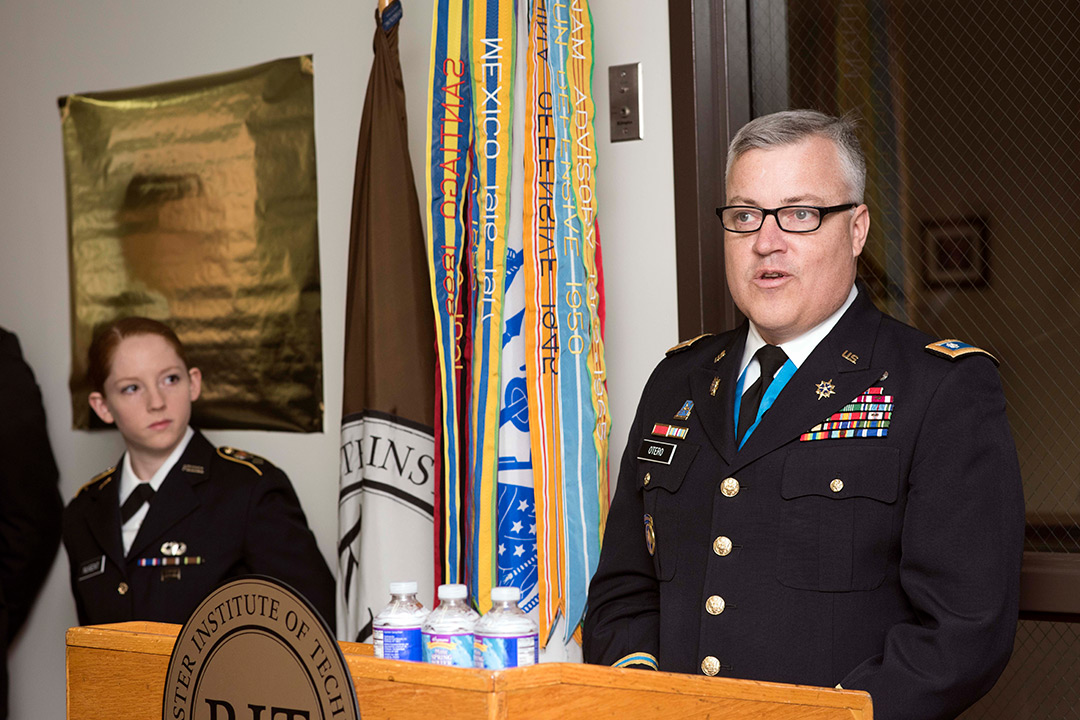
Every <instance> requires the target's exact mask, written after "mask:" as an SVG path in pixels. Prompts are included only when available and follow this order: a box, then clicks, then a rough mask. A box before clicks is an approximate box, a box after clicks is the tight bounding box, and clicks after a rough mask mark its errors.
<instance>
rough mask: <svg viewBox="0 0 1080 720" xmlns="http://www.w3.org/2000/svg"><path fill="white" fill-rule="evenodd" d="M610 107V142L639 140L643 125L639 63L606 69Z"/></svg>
mask: <svg viewBox="0 0 1080 720" xmlns="http://www.w3.org/2000/svg"><path fill="white" fill-rule="evenodd" d="M608 94H609V95H610V98H609V99H610V105H611V142H624V141H626V140H641V139H642V138H643V137H645V123H644V118H642V116H641V63H630V64H629V65H612V66H611V67H609V68H608Z"/></svg>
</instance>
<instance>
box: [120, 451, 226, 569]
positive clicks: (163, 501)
mask: <svg viewBox="0 0 1080 720" xmlns="http://www.w3.org/2000/svg"><path fill="white" fill-rule="evenodd" d="M213 457H214V448H213V446H212V445H211V444H210V442H209V441H208V440H207V439H206V438H204V437H203V436H202V433H200V432H196V433H195V435H194V436H193V437H192V438H191V442H190V443H188V446H187V449H186V450H184V453H183V455H181V456H180V459H179V460H177V461H176V465H174V466H173V468H172V470H170V471H169V474H168V475H166V476H165V481H164V482H162V483H161V488H160V489H159V490H158V491H157V493H156V494H155V495H154V499H153V500H152V501H151V502H150V511H149V512H147V513H146V517H145V518H143V522H142V525H140V526H139V534H138V535H136V536H135V541H134V542H133V543H131V550H129V551H128V557H129V558H133V557H136V556H138V555H139V554H141V553H142V552H143V550H145V549H146V548H147V546H149V545H151V544H153V543H154V542H155V541H156V540H157V539H159V538H160V537H161V536H162V534H164V533H165V532H167V531H168V530H169V528H171V527H172V526H173V525H175V524H176V523H178V522H180V521H181V520H182V519H184V518H185V517H187V516H188V515H190V514H191V513H193V512H195V510H196V509H198V507H199V498H198V495H196V494H195V485H198V484H199V483H201V482H205V481H206V480H208V479H210V461H211V460H212V459H213ZM172 539H175V540H184V539H185V538H180V537H178V538H172Z"/></svg>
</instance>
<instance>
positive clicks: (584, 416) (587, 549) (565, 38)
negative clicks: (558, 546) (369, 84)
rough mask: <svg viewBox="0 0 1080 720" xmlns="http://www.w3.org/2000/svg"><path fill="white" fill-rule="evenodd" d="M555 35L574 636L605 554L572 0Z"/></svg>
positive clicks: (552, 20) (568, 608) (568, 589)
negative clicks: (578, 164) (578, 162)
mask: <svg viewBox="0 0 1080 720" xmlns="http://www.w3.org/2000/svg"><path fill="white" fill-rule="evenodd" d="M548 38H549V54H548V57H549V61H550V64H551V75H552V79H553V82H552V88H553V98H554V103H553V104H554V113H553V114H554V128H555V133H554V135H555V197H556V203H555V246H556V251H557V253H558V257H559V262H558V270H557V277H558V302H557V307H558V318H559V323H560V333H559V335H560V337H559V339H560V341H561V342H562V346H561V348H560V350H561V352H560V354H559V363H558V368H559V394H560V405H561V417H560V424H561V431H562V437H561V446H562V470H563V474H562V487H563V497H564V503H565V513H564V517H563V522H564V525H563V529H562V530H563V532H562V534H563V540H564V547H563V549H562V552H563V553H564V555H565V556H566V563H565V565H564V568H565V570H564V574H563V603H564V610H565V613H566V618H567V626H566V631H567V634H568V636H569V634H570V633H572V632H573V631H574V630H575V629H576V627H577V625H578V623H579V622H580V621H581V618H582V616H583V615H584V612H585V600H586V596H587V594H588V589H589V580H590V579H591V578H592V574H593V572H594V571H595V569H596V563H597V560H598V559H599V555H600V538H599V523H600V501H599V496H598V493H597V486H598V482H597V468H598V467H599V458H598V456H597V450H596V445H595V443H594V441H593V433H594V430H595V428H596V412H595V409H594V407H593V401H592V393H591V387H592V376H591V372H590V368H589V366H588V355H589V347H590V345H591V343H592V332H593V330H594V327H595V325H594V323H593V322H592V317H591V313H590V312H589V310H588V307H587V305H586V297H587V294H588V289H587V287H586V282H587V281H588V273H587V270H586V267H585V263H584V254H585V251H586V248H585V247H584V237H583V228H582V226H581V220H580V217H579V214H578V208H579V206H580V201H579V198H578V197H577V195H578V192H579V189H578V187H576V183H575V179H576V178H577V173H576V172H575V167H574V154H575V147H574V146H575V142H574V137H573V125H574V119H573V113H574V104H573V102H574V98H575V95H576V94H577V93H580V92H581V89H580V88H575V87H574V85H573V83H572V78H571V75H570V69H569V67H568V65H569V60H570V55H571V44H572V42H574V38H573V36H572V33H571V16H570V2H569V1H568V0H555V2H553V3H550V4H549V6H548ZM583 50H584V48H582V47H581V46H579V45H577V44H576V43H575V44H574V47H573V52H574V53H582V54H583ZM595 329H596V330H597V332H599V329H598V328H595ZM568 639H569V637H568Z"/></svg>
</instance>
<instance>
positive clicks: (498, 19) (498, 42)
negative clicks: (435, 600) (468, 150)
mask: <svg viewBox="0 0 1080 720" xmlns="http://www.w3.org/2000/svg"><path fill="white" fill-rule="evenodd" d="M469 15H470V32H471V37H470V41H469V47H470V50H471V55H470V61H471V63H470V67H471V70H472V82H473V96H472V99H473V117H474V120H475V126H474V127H475V142H474V144H473V157H474V167H475V176H476V192H475V193H474V194H473V200H472V208H473V211H474V215H473V225H474V232H475V236H474V240H473V248H474V253H475V255H474V261H473V262H474V267H473V272H474V275H475V277H476V279H477V281H476V288H475V293H476V295H475V297H476V304H475V309H474V313H473V332H474V334H473V348H474V352H475V355H474V361H473V362H474V367H473V371H472V398H473V402H474V404H473V406H472V427H471V431H472V433H471V437H470V445H469V447H470V454H469V481H470V483H471V487H470V490H471V492H470V495H471V498H470V499H471V502H472V506H471V513H470V516H469V520H470V522H469V526H470V527H469V543H470V551H471V552H470V553H469V555H468V556H467V557H466V568H467V569H468V571H469V573H468V574H469V577H468V583H469V589H470V591H471V593H472V596H473V598H474V600H475V602H476V604H477V607H478V609H479V610H480V611H481V612H485V611H486V610H487V609H488V608H489V607H490V606H491V597H490V596H491V588H492V586H493V585H495V584H497V583H496V582H494V578H495V570H496V560H495V550H496V548H495V543H494V540H495V537H496V534H497V532H498V527H497V514H496V511H497V508H498V494H497V493H498V458H499V405H500V400H501V397H502V393H501V389H502V382H501V373H502V330H503V312H502V311H503V290H504V286H505V280H506V277H505V273H506V248H507V235H508V225H509V222H510V168H511V160H512V157H513V148H512V147H511V130H512V128H513V109H514V92H513V88H514V72H515V60H516V54H517V52H516V51H517V42H516V41H517V3H516V1H515V0H473V3H472V6H471V7H470V9H469Z"/></svg>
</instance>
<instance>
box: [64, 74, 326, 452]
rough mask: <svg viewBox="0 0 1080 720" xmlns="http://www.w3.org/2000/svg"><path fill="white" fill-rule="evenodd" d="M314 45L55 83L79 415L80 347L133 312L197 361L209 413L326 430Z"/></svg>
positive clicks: (226, 424)
mask: <svg viewBox="0 0 1080 720" xmlns="http://www.w3.org/2000/svg"><path fill="white" fill-rule="evenodd" d="M312 80H313V70H312V60H311V57H310V56H303V57H295V58H287V59H283V60H276V61H273V62H269V63H265V64H263V65H258V66H255V67H251V68H245V69H242V70H235V71H232V72H227V73H221V74H218V75H209V76H205V77H198V78H190V79H187V80H180V81H177V82H170V83H166V84H161V85H154V86H147V87H141V88H134V89H131V90H118V91H110V92H101V93H92V94H78V95H69V96H67V97H64V98H61V99H60V101H59V102H60V114H61V126H62V129H63V136H64V161H65V167H66V175H67V178H66V180H67V210H68V241H69V258H70V260H69V261H70V282H71V314H72V316H71V333H72V343H71V346H72V374H71V395H72V410H73V418H74V419H73V425H74V427H75V428H87V427H91V426H95V425H96V424H97V423H98V421H97V419H96V418H93V422H91V415H92V413H90V412H89V407H88V406H87V403H86V397H87V395H88V394H89V392H90V388H89V385H88V383H87V380H86V351H87V348H88V347H89V345H90V340H91V339H92V337H93V333H94V330H95V328H97V327H100V326H101V325H102V324H104V323H107V322H109V321H111V320H113V319H114V318H117V317H120V316H124V315H145V316H148V317H152V318H156V319H159V320H162V321H164V322H166V323H168V324H169V325H170V326H172V327H173V329H174V330H176V332H177V334H178V335H179V336H180V339H181V340H182V341H183V342H184V344H185V346H186V347H187V349H188V353H189V356H190V360H191V362H192V364H193V365H196V366H198V367H200V368H202V371H203V376H204V378H205V381H204V385H203V396H202V399H200V401H199V402H198V403H196V405H195V408H194V417H193V420H192V422H193V424H194V425H196V426H198V427H202V428H244V429H263V430H285V431H292V432H318V431H321V430H322V335H321V320H320V314H321V295H320V283H319V255H318V223H317V195H316V182H315V128H314V101H313V82H312Z"/></svg>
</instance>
